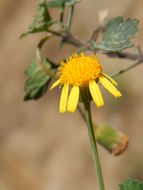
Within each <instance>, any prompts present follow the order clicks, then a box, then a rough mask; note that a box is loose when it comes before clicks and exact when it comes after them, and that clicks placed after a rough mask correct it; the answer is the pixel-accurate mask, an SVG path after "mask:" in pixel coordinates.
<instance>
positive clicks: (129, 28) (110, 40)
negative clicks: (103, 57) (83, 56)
mask: <svg viewBox="0 0 143 190" xmlns="http://www.w3.org/2000/svg"><path fill="white" fill-rule="evenodd" d="M138 24H139V21H138V20H137V19H130V18H128V19H126V20H125V21H124V20H123V17H117V18H115V19H113V20H109V21H108V22H107V24H106V27H105V31H104V33H103V38H102V40H101V42H100V43H95V42H94V41H92V42H91V47H92V48H95V49H101V50H103V51H107V52H120V51H122V50H124V49H126V48H130V47H132V46H133V43H132V42H131V41H130V39H131V38H132V37H133V36H135V35H136V33H137V32H138Z"/></svg>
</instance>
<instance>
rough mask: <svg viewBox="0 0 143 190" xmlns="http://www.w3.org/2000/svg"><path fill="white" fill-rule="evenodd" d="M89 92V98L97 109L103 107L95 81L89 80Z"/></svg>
mask: <svg viewBox="0 0 143 190" xmlns="http://www.w3.org/2000/svg"><path fill="white" fill-rule="evenodd" d="M89 90H90V93H91V96H92V98H93V100H94V102H95V104H96V105H97V107H98V108H99V107H101V106H103V105H104V102H103V98H102V94H101V91H100V88H99V86H98V84H97V83H96V82H95V80H91V81H89Z"/></svg>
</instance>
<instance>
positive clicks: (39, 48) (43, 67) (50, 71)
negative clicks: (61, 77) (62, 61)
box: [36, 35, 57, 79]
mask: <svg viewBox="0 0 143 190" xmlns="http://www.w3.org/2000/svg"><path fill="white" fill-rule="evenodd" d="M51 37H52V35H47V36H45V37H44V38H42V39H41V40H40V42H39V43H38V45H37V50H36V56H37V59H38V62H39V64H40V66H41V68H42V69H43V71H44V72H45V73H46V74H47V75H48V76H50V77H51V78H55V79H57V77H56V74H55V72H53V70H51V69H48V68H47V67H46V66H45V64H44V63H43V60H42V58H41V48H42V46H43V44H44V43H45V42H46V41H47V40H48V39H49V38H51Z"/></svg>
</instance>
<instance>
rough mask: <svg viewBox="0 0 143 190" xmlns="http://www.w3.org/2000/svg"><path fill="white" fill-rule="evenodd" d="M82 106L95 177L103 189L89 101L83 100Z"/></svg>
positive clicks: (102, 189)
mask: <svg viewBox="0 0 143 190" xmlns="http://www.w3.org/2000/svg"><path fill="white" fill-rule="evenodd" d="M84 107H85V112H86V122H87V127H88V133H89V138H90V144H91V149H92V155H93V160H94V164H95V167H96V172H97V177H98V184H99V189H100V190H104V182H103V177H102V171H101V166H100V160H99V154H98V150H97V145H96V140H95V135H94V130H93V124H92V118H91V110H90V102H84Z"/></svg>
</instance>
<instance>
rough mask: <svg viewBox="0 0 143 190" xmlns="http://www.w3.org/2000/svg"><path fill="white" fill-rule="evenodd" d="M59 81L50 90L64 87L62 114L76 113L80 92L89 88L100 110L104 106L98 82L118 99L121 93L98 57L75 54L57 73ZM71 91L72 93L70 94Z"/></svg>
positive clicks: (61, 102) (61, 105)
mask: <svg viewBox="0 0 143 190" xmlns="http://www.w3.org/2000/svg"><path fill="white" fill-rule="evenodd" d="M57 76H58V78H59V79H58V80H57V81H56V82H55V83H53V85H52V86H51V88H50V90H52V89H53V88H55V87H56V86H58V85H60V86H63V88H62V93H61V98H60V112H62V113H64V112H66V109H67V111H69V112H74V111H75V110H76V107H77V104H78V101H79V96H80V90H81V89H82V88H84V87H89V91H90V94H91V96H92V98H93V101H94V102H95V104H96V106H97V107H98V108H99V107H101V106H103V105H104V102H103V98H102V94H101V91H100V88H99V86H98V81H99V82H100V83H101V84H102V85H103V86H104V87H105V88H106V89H107V90H108V91H109V92H110V93H111V94H112V95H113V96H115V97H116V98H118V97H120V96H121V93H120V92H119V91H118V90H117V88H116V87H115V86H117V83H116V82H115V81H114V80H113V79H112V78H111V77H110V76H108V75H106V74H105V73H103V72H102V67H101V65H100V63H99V59H98V57H97V54H96V55H91V56H85V55H84V53H81V54H80V55H78V54H74V55H72V56H71V57H69V58H68V59H67V60H66V63H65V62H62V63H61V66H60V67H59V68H58V71H57ZM69 89H71V90H70V93H69Z"/></svg>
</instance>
